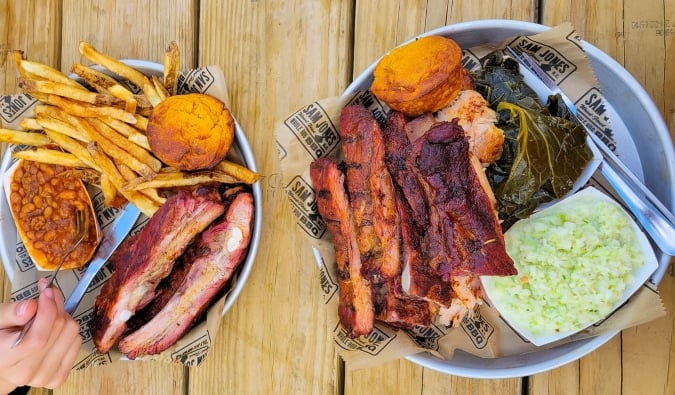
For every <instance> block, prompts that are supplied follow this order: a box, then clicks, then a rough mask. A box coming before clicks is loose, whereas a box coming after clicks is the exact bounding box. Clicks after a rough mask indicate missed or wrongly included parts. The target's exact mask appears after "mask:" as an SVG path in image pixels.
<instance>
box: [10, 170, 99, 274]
mask: <svg viewBox="0 0 675 395" xmlns="http://www.w3.org/2000/svg"><path fill="white" fill-rule="evenodd" d="M65 170H67V168H65V167H63V166H58V165H51V164H46V163H38V162H33V161H28V160H21V161H20V162H19V163H18V165H17V168H16V171H15V172H14V174H13V175H12V178H11V181H10V194H9V200H10V207H11V210H12V215H13V217H14V221H15V222H16V225H17V228H18V230H19V235H20V236H21V239H22V240H23V242H24V245H25V246H26V249H27V250H28V253H29V254H30V255H31V258H32V259H33V261H34V262H35V264H36V265H38V266H39V267H41V268H43V269H46V270H51V269H56V266H57V265H58V264H59V262H60V261H61V258H62V257H63V256H64V255H65V253H66V252H67V250H68V249H69V248H70V247H71V246H72V245H73V243H74V242H75V237H76V230H75V211H76V210H83V211H84V212H85V214H86V215H87V216H88V219H89V221H88V223H89V226H88V228H87V229H86V235H85V239H84V241H83V242H82V243H81V244H80V245H79V246H78V247H77V248H76V249H75V250H74V251H73V252H72V253H71V254H70V255H69V256H68V258H66V261H65V262H64V264H63V268H64V269H68V268H71V269H72V268H76V267H80V266H82V265H84V264H85V263H86V262H87V261H88V260H89V258H90V257H91V255H92V254H93V251H94V250H95V249H96V246H97V245H98V242H99V238H100V235H99V231H98V227H97V225H96V216H95V215H94V210H93V207H92V205H91V199H90V198H89V195H88V194H87V190H86V189H85V187H84V185H83V184H82V181H80V180H79V179H78V178H76V177H68V176H64V175H61V174H60V173H61V172H63V171H65Z"/></svg>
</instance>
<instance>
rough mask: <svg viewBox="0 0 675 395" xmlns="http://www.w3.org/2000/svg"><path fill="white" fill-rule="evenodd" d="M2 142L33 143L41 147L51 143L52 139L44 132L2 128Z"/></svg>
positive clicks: (0, 131)
mask: <svg viewBox="0 0 675 395" xmlns="http://www.w3.org/2000/svg"><path fill="white" fill-rule="evenodd" d="M0 142H3V143H8V144H21V145H32V146H36V147H40V146H43V145H47V144H49V143H51V142H52V141H51V139H50V138H49V137H47V136H45V135H44V134H42V133H36V132H21V131H18V130H11V129H0Z"/></svg>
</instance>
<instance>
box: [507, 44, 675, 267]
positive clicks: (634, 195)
mask: <svg viewBox="0 0 675 395" xmlns="http://www.w3.org/2000/svg"><path fill="white" fill-rule="evenodd" d="M506 49H507V50H508V51H509V53H510V54H511V56H513V58H514V59H515V60H516V61H517V62H518V63H520V64H521V65H523V66H524V69H525V70H528V71H530V72H532V73H534V75H535V76H536V77H537V78H538V79H539V80H540V81H541V82H542V83H544V85H545V86H546V87H547V88H548V89H549V90H550V91H551V93H552V94H556V93H557V94H559V95H560V97H562V99H563V102H564V103H565V105H566V106H567V108H568V109H569V110H570V112H571V115H572V117H573V118H574V119H575V121H577V122H578V123H579V124H580V125H581V126H582V127H583V128H584V130H585V131H586V133H587V135H588V136H589V137H590V139H591V142H592V143H593V144H594V145H595V146H596V147H598V149H600V152H601V153H602V156H603V163H602V166H601V168H600V170H601V172H602V175H603V176H604V177H605V179H607V181H608V182H609V183H610V184H611V185H612V187H614V190H615V191H616V193H617V194H618V195H619V196H620V197H621V199H622V200H623V201H624V203H625V204H626V206H627V207H628V208H629V209H630V211H631V212H632V213H633V214H634V215H635V218H636V219H637V220H638V222H640V224H641V225H642V226H643V228H644V229H645V231H647V233H649V235H650V236H651V237H652V240H653V241H654V243H655V244H656V245H657V246H658V247H659V249H660V250H661V251H663V253H665V254H667V255H670V256H675V215H673V213H672V212H671V211H670V210H669V209H668V208H667V207H666V206H665V205H664V204H663V203H661V201H660V200H659V198H657V197H656V196H655V195H654V194H653V193H652V192H651V191H650V190H649V189H648V188H647V187H646V186H645V185H644V184H643V183H642V181H640V180H639V179H638V178H637V177H636V176H635V174H633V172H631V171H630V169H628V167H626V165H624V164H623V163H622V162H621V160H620V159H619V158H618V157H617V156H616V155H615V154H614V153H613V152H612V151H611V150H610V149H609V148H608V147H607V146H606V145H605V143H603V142H602V141H601V140H600V139H599V138H598V136H596V135H595V133H593V131H591V130H590V129H588V127H587V126H586V124H585V123H584V122H582V121H581V120H580V119H579V118H578V117H577V110H576V106H575V105H574V103H573V102H572V101H571V100H570V99H569V98H568V97H567V95H565V93H563V91H562V90H561V89H560V87H559V86H558V85H557V84H556V83H555V81H553V80H552V79H551V77H549V76H548V74H546V73H545V72H544V71H543V70H542V69H541V67H539V65H538V64H537V63H536V62H535V61H534V60H533V59H532V58H531V57H530V56H529V55H527V54H526V53H521V54H518V53H517V52H516V51H515V50H514V49H513V48H511V47H507V48H506Z"/></svg>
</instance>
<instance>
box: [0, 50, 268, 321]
mask: <svg viewBox="0 0 675 395" xmlns="http://www.w3.org/2000/svg"><path fill="white" fill-rule="evenodd" d="M123 62H124V63H126V64H128V65H130V66H131V67H133V68H135V69H137V70H138V71H140V72H141V73H143V74H146V75H153V74H154V75H158V76H161V75H162V72H163V66H162V65H161V64H158V63H153V62H148V61H144V60H136V59H124V60H123ZM98 69H99V70H101V71H103V72H106V70H102V69H101V68H98ZM75 77H77V76H75V75H71V78H75ZM232 150H233V151H234V154H235V156H236V157H238V158H239V159H240V160H241V162H242V164H244V165H245V166H246V167H248V168H249V169H251V170H253V171H257V167H256V162H255V158H254V157H253V151H251V147H250V146H249V144H248V140H247V139H246V136H245V135H244V132H243V130H242V129H241V127H240V126H239V123H237V122H236V120H235V135H234V144H233V145H232ZM12 162H13V161H12V158H11V155H10V154H9V153H5V154H4V155H3V161H2V164H0V174H4V172H5V171H6V170H7V169H8V168H9V167H10V166H11V163H12ZM0 188H2V186H1V185H0ZM251 189H252V193H253V201H254V204H255V211H254V215H255V218H254V223H253V232H252V234H251V243H250V246H249V249H248V253H247V255H246V259H245V260H244V262H243V263H242V264H241V266H240V268H239V270H238V271H237V273H235V276H234V278H233V281H232V283H231V285H230V291H229V292H228V294H227V299H226V300H225V304H224V306H223V311H222V312H221V314H225V313H226V312H227V311H228V310H229V309H230V308H231V307H232V305H233V304H234V302H235V301H236V300H237V298H238V297H239V294H240V293H241V291H242V289H243V288H244V286H245V284H246V281H247V279H248V277H249V275H250V273H251V270H252V268H253V263H254V262H255V257H256V254H257V251H258V245H259V243H260V233H261V226H262V192H261V189H260V182H256V183H255V184H253V186H252V188H251ZM0 231H1V233H2V234H1V235H0V258H1V259H2V261H3V263H4V266H5V270H6V271H7V273H8V276H9V278H10V280H11V279H12V277H13V272H14V268H13V267H12V266H11V265H8V264H7V262H11V261H13V260H14V259H15V246H16V226H15V224H14V221H13V220H12V217H11V212H10V210H9V205H8V204H7V200H6V199H5V198H4V192H3V191H0Z"/></svg>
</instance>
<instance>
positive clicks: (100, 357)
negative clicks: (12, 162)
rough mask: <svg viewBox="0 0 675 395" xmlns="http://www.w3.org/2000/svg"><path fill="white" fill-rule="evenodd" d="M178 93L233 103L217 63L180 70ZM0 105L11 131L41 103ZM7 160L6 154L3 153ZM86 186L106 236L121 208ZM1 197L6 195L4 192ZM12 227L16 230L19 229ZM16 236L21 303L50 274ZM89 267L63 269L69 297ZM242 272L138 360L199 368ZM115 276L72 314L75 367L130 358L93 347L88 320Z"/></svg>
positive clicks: (16, 291) (16, 290)
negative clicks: (170, 340) (178, 331)
mask: <svg viewBox="0 0 675 395" xmlns="http://www.w3.org/2000/svg"><path fill="white" fill-rule="evenodd" d="M127 85H128V86H129V88H132V89H134V90H138V88H136V87H134V86H133V85H130V84H127ZM178 92H179V93H190V92H199V93H205V94H208V95H211V96H214V97H216V98H218V99H219V100H221V101H222V102H224V103H225V104H226V105H227V106H228V108H229V107H230V106H229V95H228V90H227V84H226V82H225V77H224V75H223V72H222V70H221V69H220V67H218V66H210V67H203V68H197V69H193V70H189V71H185V72H182V73H181V75H180V77H179V80H178ZM0 103H2V105H1V106H2V107H3V108H6V109H8V110H6V111H5V110H3V111H2V113H3V114H4V115H3V117H2V126H3V127H4V128H8V129H19V126H18V125H19V122H20V121H21V120H22V119H23V118H30V117H33V110H32V109H33V107H34V106H35V105H37V104H39V103H38V101H37V100H35V99H34V98H32V97H31V96H30V95H27V94H18V95H8V96H3V97H2V98H0ZM10 110H12V111H10ZM25 148H27V147H20V146H10V149H25ZM4 155H11V154H10V153H9V152H5V153H4ZM228 158H230V159H232V160H234V161H237V162H239V163H242V161H241V159H240V158H238V154H237V153H235V152H233V151H231V153H229V154H228ZM3 159H6V158H4V157H3ZM8 167H9V166H8ZM87 189H88V190H89V192H90V195H91V198H92V202H93V205H94V208H95V210H96V213H97V219H98V221H99V224H100V225H101V229H102V232H103V237H105V235H106V234H107V233H108V232H109V231H110V229H109V226H110V225H111V224H112V223H113V221H114V219H115V218H116V214H117V212H118V210H117V209H115V208H110V207H105V206H104V205H103V194H102V193H101V191H100V189H98V188H96V187H91V186H89V187H88V188H87ZM2 195H4V193H3V194H2ZM0 198H2V199H4V198H5V197H4V196H2V197H0ZM256 204H260V202H256ZM8 221H11V215H10V213H9V212H8V213H7V217H6V218H2V217H0V225H1V227H2V232H6V231H7V227H8V226H10V227H13V222H11V223H10V222H8ZM147 221H148V218H147V217H145V216H143V215H141V218H139V220H138V221H137V222H136V224H135V225H134V227H133V229H132V230H131V232H130V234H134V233H137V232H139V231H140V230H141V229H142V228H143V227H144V226H145V224H146V223H147ZM12 229H13V230H14V231H16V228H15V227H13V228H12ZM16 240H17V243H16V258H15V259H14V260H10V261H9V262H3V265H4V267H5V271H6V272H7V274H8V277H9V280H10V282H11V285H12V291H11V300H12V301H18V300H23V299H29V298H37V296H38V288H37V282H38V280H39V279H40V278H42V277H44V276H45V275H46V274H45V272H39V271H37V270H36V269H35V266H34V264H33V262H32V261H31V260H30V257H29V256H28V254H27V253H26V252H25V248H24V247H23V243H22V242H21V239H20V238H19V237H18V235H17V237H16ZM243 264H244V262H242V264H241V265H243ZM85 270H86V266H85V267H83V268H81V269H77V270H63V271H61V272H59V274H58V276H57V279H56V283H57V285H58V286H59V288H60V289H61V290H62V291H63V293H64V294H65V295H66V296H67V295H69V294H70V291H71V290H72V289H73V288H74V287H75V285H76V283H77V281H78V280H79V278H80V276H81V275H82V274H83V273H84V271H85ZM238 272H239V271H237V272H236V273H235V274H234V276H233V278H232V279H231V280H230V282H229V285H228V286H227V287H226V289H225V290H224V291H223V292H222V294H220V295H219V297H218V299H217V300H215V301H214V303H213V304H212V306H211V307H209V309H208V311H207V313H206V318H205V319H203V320H201V321H200V323H199V324H197V325H196V326H195V327H193V328H192V329H191V330H190V331H189V332H188V333H186V334H185V335H184V336H183V337H182V338H181V339H180V340H179V341H178V342H177V343H176V344H174V345H173V346H172V347H170V348H169V349H167V350H165V351H164V352H162V353H160V354H157V355H152V356H141V357H138V358H136V359H137V360H156V361H162V362H180V363H182V364H183V365H185V366H196V365H199V364H200V363H201V362H202V361H204V359H205V358H206V356H207V353H208V351H209V349H210V348H211V345H212V344H213V341H214V339H215V336H216V334H217V333H218V327H219V325H220V321H221V320H222V317H223V316H222V311H223V307H224V305H225V301H226V299H227V295H228V293H229V292H230V289H231V288H233V287H234V284H236V281H237V278H238ZM111 274H112V271H111V269H110V268H109V267H108V266H107V265H105V266H104V267H103V268H102V269H101V271H100V272H99V274H98V276H97V277H96V279H95V280H94V281H93V282H92V284H91V285H90V286H89V288H88V290H87V293H86V294H85V296H84V298H83V300H82V302H81V303H80V305H79V307H78V308H77V310H76V311H75V312H74V313H73V318H74V319H75V320H76V321H77V322H78V323H79V324H80V335H81V336H82V338H83V344H82V349H81V350H80V354H79V355H78V357H77V359H76V363H75V366H74V369H84V368H88V367H91V366H101V365H106V364H110V363H112V362H115V361H119V360H124V359H126V357H125V356H124V355H123V354H121V353H119V352H118V351H115V350H113V351H110V352H108V353H105V354H101V353H99V352H98V351H97V350H96V348H95V346H94V343H93V340H92V338H91V334H90V331H89V323H90V321H91V319H92V315H93V309H94V302H95V300H96V296H97V295H98V294H99V292H100V288H101V287H102V285H103V284H104V283H105V282H106V281H107V280H108V279H109V278H110V276H111Z"/></svg>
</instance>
